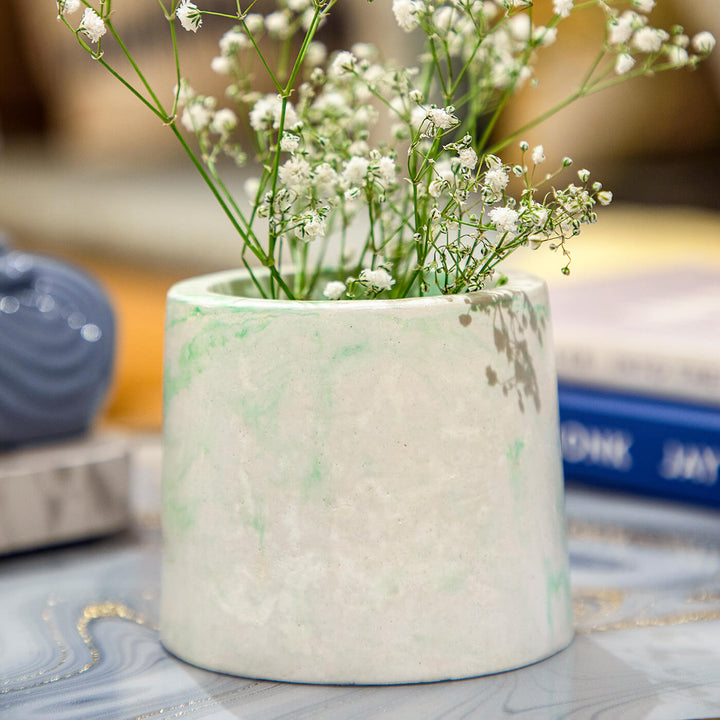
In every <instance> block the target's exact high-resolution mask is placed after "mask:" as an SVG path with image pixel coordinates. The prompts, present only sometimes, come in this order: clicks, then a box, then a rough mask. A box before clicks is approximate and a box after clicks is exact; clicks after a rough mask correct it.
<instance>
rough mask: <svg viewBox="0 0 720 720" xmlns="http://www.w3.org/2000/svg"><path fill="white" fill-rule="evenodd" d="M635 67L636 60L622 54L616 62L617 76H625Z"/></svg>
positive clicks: (626, 54)
mask: <svg viewBox="0 0 720 720" xmlns="http://www.w3.org/2000/svg"><path fill="white" fill-rule="evenodd" d="M634 65H635V59H634V58H633V56H632V55H628V53H620V54H619V55H618V56H617V59H616V60H615V73H616V74H617V75H624V74H625V73H626V72H629V71H630V70H632V68H633V66H634Z"/></svg>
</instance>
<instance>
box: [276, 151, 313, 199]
mask: <svg viewBox="0 0 720 720" xmlns="http://www.w3.org/2000/svg"><path fill="white" fill-rule="evenodd" d="M278 180H279V181H280V183H281V184H282V185H285V186H286V187H288V188H289V189H290V190H294V191H295V192H302V191H303V190H305V189H306V188H307V185H308V182H309V180H310V165H309V163H308V161H307V160H306V159H305V158H303V157H300V156H298V155H294V156H293V157H291V158H290V159H289V160H288V161H287V162H286V163H285V164H283V165H281V166H280V168H279V170H278Z"/></svg>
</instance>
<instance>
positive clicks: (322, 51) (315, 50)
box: [305, 41, 327, 68]
mask: <svg viewBox="0 0 720 720" xmlns="http://www.w3.org/2000/svg"><path fill="white" fill-rule="evenodd" d="M326 58H327V48H326V47H325V45H324V44H323V43H321V42H318V41H314V42H311V43H310V44H309V45H308V49H307V53H305V65H306V66H307V67H311V68H312V67H317V66H318V65H322V64H323V63H324V62H325V59H326Z"/></svg>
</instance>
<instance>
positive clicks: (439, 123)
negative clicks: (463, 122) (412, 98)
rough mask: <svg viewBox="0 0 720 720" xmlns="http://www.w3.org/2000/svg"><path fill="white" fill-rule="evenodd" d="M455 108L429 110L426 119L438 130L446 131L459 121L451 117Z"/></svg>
mask: <svg viewBox="0 0 720 720" xmlns="http://www.w3.org/2000/svg"><path fill="white" fill-rule="evenodd" d="M454 112H455V108H454V107H452V106H448V107H446V108H430V109H429V110H428V111H427V119H428V120H429V121H430V123H431V124H432V125H434V126H435V127H436V128H437V129H438V130H448V129H449V128H451V127H453V126H455V125H457V124H458V123H459V122H460V121H459V120H458V119H457V117H455V115H453V113H454Z"/></svg>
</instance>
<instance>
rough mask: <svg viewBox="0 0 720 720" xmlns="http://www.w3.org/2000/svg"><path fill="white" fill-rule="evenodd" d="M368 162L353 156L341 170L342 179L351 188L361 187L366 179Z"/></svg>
mask: <svg viewBox="0 0 720 720" xmlns="http://www.w3.org/2000/svg"><path fill="white" fill-rule="evenodd" d="M369 165H370V162H369V161H368V160H367V159H366V158H364V157H360V156H359V155H353V156H352V157H351V158H350V159H349V160H348V161H347V162H346V163H345V166H344V168H343V178H344V179H345V180H346V181H347V182H348V183H349V184H350V185H352V186H356V187H357V186H362V185H364V184H365V180H366V178H367V171H368V167H369Z"/></svg>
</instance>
